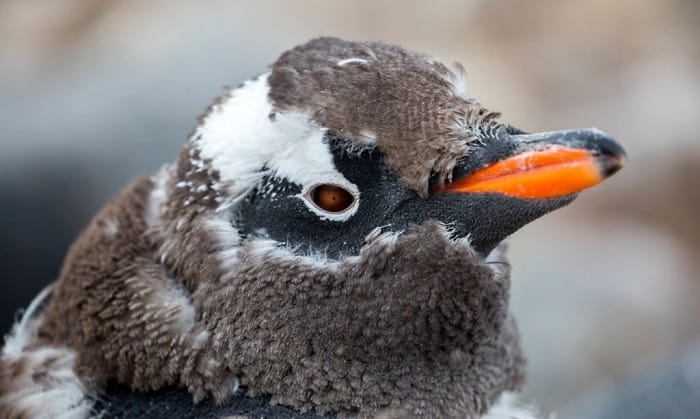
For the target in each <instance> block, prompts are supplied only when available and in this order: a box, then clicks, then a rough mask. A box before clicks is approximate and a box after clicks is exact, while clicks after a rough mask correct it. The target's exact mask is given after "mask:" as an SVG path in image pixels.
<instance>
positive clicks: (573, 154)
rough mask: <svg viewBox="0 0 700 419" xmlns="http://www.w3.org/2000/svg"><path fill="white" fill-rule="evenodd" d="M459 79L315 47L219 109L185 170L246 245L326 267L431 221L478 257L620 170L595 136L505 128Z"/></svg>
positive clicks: (617, 151) (421, 60)
mask: <svg viewBox="0 0 700 419" xmlns="http://www.w3.org/2000/svg"><path fill="white" fill-rule="evenodd" d="M462 76H463V70H462V68H461V67H459V66H457V67H456V68H455V69H449V68H448V67H446V66H444V65H443V64H441V63H439V62H436V61H435V60H433V59H431V58H429V57H427V56H424V55H421V54H417V53H413V52H409V51H406V50H404V49H401V48H399V47H395V46H390V45H386V44H382V43H356V42H346V41H342V40H339V39H333V38H319V39H316V40H313V41H311V42H309V43H307V44H305V45H302V46H300V47H297V48H294V49H292V50H290V51H288V52H286V53H284V54H283V55H282V56H281V57H280V58H279V59H278V60H277V62H276V63H275V64H274V65H273V66H272V71H271V72H270V73H266V74H263V75H261V76H259V77H258V78H256V79H255V80H252V81H249V82H246V83H244V84H243V85H242V86H241V87H240V88H239V89H237V90H234V91H232V92H230V93H229V94H228V95H227V96H225V97H224V98H223V99H222V100H220V101H219V102H218V103H216V104H214V105H213V106H212V107H211V108H210V110H209V112H208V113H207V114H206V115H205V116H204V117H203V118H202V120H201V124H200V126H199V127H198V128H197V130H196V131H195V133H194V135H193V139H192V142H191V144H190V148H189V150H188V151H189V154H188V156H187V157H188V158H192V160H193V161H194V164H195V165H196V168H200V169H203V168H205V167H206V168H207V170H208V173H209V174H210V175H211V176H213V177H214V179H213V180H212V179H209V181H208V183H206V184H205V185H204V186H199V187H200V188H202V190H204V189H205V188H208V187H209V186H214V187H215V188H216V189H217V190H216V191H214V192H215V195H216V197H215V200H216V205H217V209H218V210H222V209H226V210H229V211H230V214H231V216H230V220H231V222H232V223H233V224H234V225H235V227H236V229H237V230H238V231H239V232H240V233H241V236H242V237H243V239H244V240H251V239H256V238H265V239H271V240H274V241H276V242H278V243H280V245H284V246H287V247H289V248H290V249H294V251H295V252H297V253H304V254H317V255H325V256H327V257H329V258H332V259H340V258H343V257H348V256H352V255H356V254H358V252H359V250H360V248H361V247H362V245H363V244H364V243H365V238H366V237H367V235H368V234H370V233H371V232H372V231H375V230H376V229H381V231H383V232H394V233H400V232H402V231H405V230H406V229H407V228H408V227H409V226H410V225H412V224H422V223H424V222H426V221H428V220H436V221H438V222H440V223H443V224H444V225H445V226H447V228H448V229H449V230H450V232H451V234H452V235H453V236H455V237H464V238H468V239H469V241H470V243H471V245H472V247H473V248H474V250H476V251H478V252H479V253H481V254H482V255H486V254H488V253H489V252H490V251H491V250H492V249H493V248H494V247H495V246H496V245H497V244H498V243H499V242H501V241H502V240H503V239H505V238H506V237H507V236H509V235H510V234H512V233H513V232H515V231H516V230H518V229H519V228H521V227H522V226H524V225H525V224H527V223H529V222H531V221H533V220H535V219H537V218H539V217H541V216H542V215H544V214H546V213H548V212H550V211H552V210H555V209H557V208H559V207H562V206H564V205H566V204H568V203H570V202H571V201H572V200H573V199H574V198H575V197H576V194H577V193H578V192H579V191H580V190H581V189H584V188H586V187H589V186H592V185H594V184H596V183H599V182H600V181H602V180H603V179H605V178H607V177H608V176H610V175H611V174H612V173H614V172H615V171H617V170H618V169H619V168H620V167H621V166H622V163H623V161H624V158H625V153H624V151H623V150H622V148H621V147H620V146H619V145H618V144H617V143H616V142H615V141H614V140H612V139H611V138H610V137H608V136H607V135H606V134H604V133H603V132H601V131H599V130H597V129H584V130H568V131H557V132H547V133H539V134H527V133H525V132H523V131H521V130H519V129H516V128H514V127H512V126H510V125H508V124H506V123H503V122H501V121H500V120H499V114H498V113H496V112H492V111H489V110H487V109H486V108H484V107H483V106H482V105H481V104H479V103H478V102H476V101H474V100H473V99H470V98H468V97H466V94H465V91H464V86H463V77H462ZM185 181H186V182H187V179H185ZM190 185H191V183H190ZM195 191H196V189H195Z"/></svg>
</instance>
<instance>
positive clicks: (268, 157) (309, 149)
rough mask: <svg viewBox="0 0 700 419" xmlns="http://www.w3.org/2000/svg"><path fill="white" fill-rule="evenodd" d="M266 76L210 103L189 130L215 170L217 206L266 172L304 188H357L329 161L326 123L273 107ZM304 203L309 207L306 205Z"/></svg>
mask: <svg viewBox="0 0 700 419" xmlns="http://www.w3.org/2000/svg"><path fill="white" fill-rule="evenodd" d="M268 77H269V73H266V74H263V75H262V76H260V77H258V78H257V79H254V80H250V81H247V82H246V83H244V84H243V86H241V87H240V88H238V89H236V90H234V91H232V92H231V95H230V97H228V98H226V99H225V100H224V101H223V102H222V103H220V104H217V105H215V106H214V107H213V109H212V111H211V112H210V113H209V114H208V115H207V116H206V117H205V118H204V121H203V122H202V124H201V125H200V126H199V127H198V128H197V130H196V131H195V133H194V134H193V144H194V146H195V148H196V149H197V150H198V151H199V157H200V159H202V160H204V161H209V162H210V164H211V168H212V169H213V170H216V171H218V173H219V178H220V180H221V183H222V184H221V185H214V188H215V189H217V188H221V189H222V190H223V191H224V192H225V193H226V195H227V196H228V199H227V200H226V201H224V202H222V203H221V206H220V209H224V208H227V207H229V206H231V205H232V204H234V203H235V202H236V201H237V200H238V199H240V198H241V197H243V196H245V194H246V193H247V192H248V191H250V189H251V188H253V187H254V186H256V185H257V184H258V183H259V182H260V180H261V179H262V177H263V176H265V175H266V174H274V175H276V176H278V177H281V178H284V179H286V180H288V181H289V182H292V183H295V184H298V185H300V186H301V187H302V189H304V190H306V189H307V188H308V187H310V186H312V185H315V184H319V183H331V184H335V185H339V186H343V187H345V188H347V189H348V190H349V191H351V192H354V193H357V187H356V186H355V185H353V184H352V183H351V182H350V181H348V180H347V179H346V178H345V177H344V176H343V175H342V174H341V173H340V172H339V171H338V170H337V169H336V168H335V165H334V164H333V156H332V154H331V152H330V149H329V147H328V145H327V144H326V143H325V142H324V141H323V138H324V136H325V134H326V128H324V127H320V126H318V125H316V124H315V123H313V122H312V121H311V120H310V118H309V116H308V115H307V114H306V113H304V112H301V111H299V112H296V111H294V112H284V113H280V112H275V110H274V109H273V106H272V103H270V100H269V98H268V93H269V90H270V87H269V84H268ZM193 164H194V165H196V166H197V165H201V162H193ZM302 195H303V193H302ZM302 199H303V197H302ZM305 202H306V201H305ZM309 208H310V209H311V210H312V211H314V209H313V208H312V206H309ZM346 215H347V216H350V215H352V214H346Z"/></svg>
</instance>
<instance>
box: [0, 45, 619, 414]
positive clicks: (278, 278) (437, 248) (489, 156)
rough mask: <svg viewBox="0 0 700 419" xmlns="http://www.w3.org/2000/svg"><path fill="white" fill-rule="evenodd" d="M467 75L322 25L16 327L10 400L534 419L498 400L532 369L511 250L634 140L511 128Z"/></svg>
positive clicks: (207, 118) (191, 144) (223, 102)
mask: <svg viewBox="0 0 700 419" xmlns="http://www.w3.org/2000/svg"><path fill="white" fill-rule="evenodd" d="M462 77H463V70H462V68H461V67H460V66H457V67H456V68H455V69H450V68H448V67H447V66H445V65H443V64H441V63H439V62H438V61H436V60H434V59H432V58H430V57H428V56H425V55H422V54H418V53H414V52H411V51H407V50H404V49H402V48H400V47H397V46H393V45H388V44H385V43H379V42H347V41H343V40H340V39H335V38H318V39H314V40H312V41H310V42H308V43H306V44H304V45H301V46H298V47H296V48H293V49H291V50H289V51H287V52H285V53H283V54H282V55H281V56H280V57H279V59H278V60H277V61H276V62H275V63H274V64H273V65H272V67H271V70H270V71H269V72H267V73H264V74H262V75H260V76H258V77H256V78H254V79H252V80H250V81H247V82H245V83H244V84H242V85H241V86H240V87H238V88H236V89H233V90H231V91H229V92H227V93H226V94H225V95H223V96H222V97H221V98H219V99H217V100H216V101H215V102H214V103H213V104H212V105H211V106H210V107H209V108H208V109H207V111H206V112H205V114H204V115H203V116H202V117H201V118H200V119H199V122H198V125H197V126H196V128H195V129H194V131H193V133H192V134H191V136H190V137H189V139H188V141H187V142H186V144H185V146H184V148H183V150H182V152H181V154H180V156H179V159H178V160H177V161H176V162H175V163H174V164H171V165H167V166H164V167H163V168H161V169H160V171H158V172H157V173H156V174H155V175H154V176H152V177H150V178H142V179H138V180H136V181H135V182H134V183H132V184H131V185H130V186H128V187H127V188H126V189H125V190H124V191H122V192H121V194H120V195H119V196H117V197H116V198H115V199H114V200H113V201H112V202H110V203H109V204H107V206H105V207H104V208H103V209H102V210H101V211H100V212H99V214H98V215H97V216H96V217H95V218H94V219H93V220H92V221H91V223H90V224H89V226H88V227H87V228H86V229H85V230H84V231H83V232H82V233H81V234H80V236H79V237H78V239H77V240H76V241H75V243H74V244H73V245H72V247H71V248H70V250H69V252H68V255H67V257H66V259H65V264H64V266H63V268H62V271H61V273H60V277H59V278H58V280H57V281H56V282H54V283H53V284H51V285H50V286H48V287H47V288H46V290H45V291H44V292H42V294H41V295H40V296H38V297H37V298H36V299H35V301H34V302H32V304H31V305H30V307H29V308H28V310H27V312H26V313H25V315H24V316H23V318H22V319H21V321H20V322H18V324H16V325H15V327H14V329H13V331H12V332H11V333H10V334H9V335H8V337H7V338H6V342H5V345H4V347H3V350H2V358H1V360H0V414H1V415H3V417H11V418H14V417H63V418H82V417H86V416H90V415H92V414H96V413H98V412H97V411H96V408H95V405H94V400H95V399H96V398H99V397H100V390H101V389H102V388H104V386H106V385H107V384H109V383H122V384H124V385H127V386H128V387H129V388H131V389H133V390H134V391H139V392H148V391H152V390H157V389H161V388H165V387H173V386H175V387H181V388H184V389H186V390H187V391H188V392H189V393H190V394H191V397H192V398H193V401H194V402H195V403H199V402H203V403H210V404H212V403H213V404H219V405H222V404H223V405H225V404H226V403H227V402H228V401H229V400H230V397H231V396H232V394H233V393H234V392H235V391H236V389H237V388H238V387H239V385H244V386H245V387H246V388H248V389H250V390H252V391H254V392H255V393H257V394H267V395H270V397H271V400H272V403H275V404H281V405H285V406H289V407H291V408H293V409H295V410H297V411H300V412H314V413H317V414H327V413H334V414H342V415H350V416H352V415H357V416H359V417H375V416H384V417H451V418H479V417H496V416H495V415H497V414H498V412H499V411H500V412H504V411H505V412H506V413H507V414H509V415H511V416H509V417H529V416H527V413H525V412H524V411H520V410H518V409H517V408H515V407H513V408H512V410H508V409H510V408H509V407H508V406H507V405H506V404H505V403H506V401H504V400H508V399H507V398H504V395H505V394H508V392H511V391H517V390H518V389H519V388H520V386H521V385H522V383H523V379H524V374H525V371H524V366H525V360H524V357H523V353H522V350H521V347H520V343H519V337H518V332H517V329H516V324H515V321H514V319H513V317H512V316H511V314H510V313H509V307H508V299H509V288H510V266H509V264H508V262H507V260H506V257H505V254H504V247H503V246H502V245H500V243H501V242H502V241H503V240H504V239H505V238H506V237H507V236H509V235H510V234H511V233H513V232H515V231H516V230H518V229H519V228H520V227H522V226H523V225H525V224H527V223H529V222H530V221H533V220H535V219H536V218H538V217H540V216H542V215H544V214H546V213H548V212H550V211H552V210H555V209H557V208H560V207H562V206H564V205H566V204H568V203H570V202H571V201H572V200H573V199H574V198H575V196H576V194H577V192H579V191H580V190H582V189H584V188H587V187H590V186H592V185H595V184H597V183H599V182H601V181H602V180H604V179H605V178H607V177H608V176H610V175H611V174H613V173H614V172H615V171H617V170H618V169H619V168H620V167H621V166H622V164H623V162H624V160H625V153H624V151H623V149H622V148H621V147H620V146H619V145H618V144H617V143H616V142H615V141H614V140H613V139H611V138H610V137H609V136H607V135H606V134H604V133H603V132H601V131H599V130H597V129H580V130H568V131H556V132H545V133H538V134H527V133H525V132H523V131H521V130H519V129H516V128H514V127H512V126H510V125H508V124H505V123H503V122H501V121H500V119H499V114H498V113H497V112H494V111H490V110H487V109H486V108H485V107H484V106H482V105H481V104H479V103H478V102H476V101H475V100H473V99H470V98H469V97H468V96H467V95H466V93H465V89H464V85H463V81H462ZM205 399H207V400H206V401H205ZM518 412H520V413H518ZM489 415H491V416H489Z"/></svg>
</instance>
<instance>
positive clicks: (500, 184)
mask: <svg viewBox="0 0 700 419" xmlns="http://www.w3.org/2000/svg"><path fill="white" fill-rule="evenodd" d="M624 163H625V156H624V154H601V153H597V152H595V151H593V150H589V149H582V148H572V147H569V146H564V145H557V144H552V145H548V146H547V147H546V148H542V149H539V150H529V151H525V152H522V153H520V154H516V155H514V156H511V157H507V158H505V159H502V160H499V161H496V162H494V163H492V164H490V165H487V166H486V167H483V168H481V169H477V170H476V171H474V172H473V173H471V174H469V175H467V176H465V177H463V178H461V179H458V180H456V181H454V182H452V183H449V184H446V185H445V186H444V187H442V188H441V190H442V191H447V192H462V193H464V192H472V193H496V194H502V195H507V196H511V197H516V198H522V199H551V198H558V197H562V196H566V195H571V194H574V193H576V192H579V191H582V190H583V189H586V188H590V187H591V186H594V185H597V184H598V183H600V182H602V181H604V180H605V179H607V178H608V177H610V176H611V175H612V174H613V173H615V172H617V171H618V170H619V169H621V168H622V166H623V165H624Z"/></svg>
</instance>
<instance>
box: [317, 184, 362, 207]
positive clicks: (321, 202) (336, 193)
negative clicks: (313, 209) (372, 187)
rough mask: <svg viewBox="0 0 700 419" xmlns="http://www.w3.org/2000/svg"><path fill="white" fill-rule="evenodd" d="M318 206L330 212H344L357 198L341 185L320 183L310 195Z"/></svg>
mask: <svg viewBox="0 0 700 419" xmlns="http://www.w3.org/2000/svg"><path fill="white" fill-rule="evenodd" d="M309 196H310V197H311V200H312V201H314V204H316V206H317V207H319V208H321V209H322V210H325V211H328V212H343V211H345V210H346V209H348V208H350V206H351V205H352V203H353V201H354V200H355V198H354V197H353V196H352V194H351V193H350V192H348V191H346V190H345V189H343V188H341V187H340V186H336V185H328V184H325V185H318V186H316V187H315V188H314V189H313V190H311V193H310V195H309Z"/></svg>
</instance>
